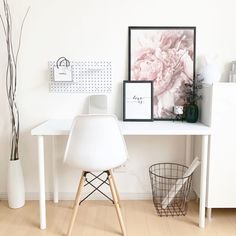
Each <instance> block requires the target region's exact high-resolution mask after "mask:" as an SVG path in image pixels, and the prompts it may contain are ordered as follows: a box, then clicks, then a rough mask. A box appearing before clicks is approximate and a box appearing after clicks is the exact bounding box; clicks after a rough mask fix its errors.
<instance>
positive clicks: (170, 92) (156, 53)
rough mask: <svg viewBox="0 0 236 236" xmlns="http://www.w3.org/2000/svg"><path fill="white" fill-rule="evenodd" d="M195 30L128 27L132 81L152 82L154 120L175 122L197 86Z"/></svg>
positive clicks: (193, 28)
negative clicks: (187, 94) (189, 87)
mask: <svg viewBox="0 0 236 236" xmlns="http://www.w3.org/2000/svg"><path fill="white" fill-rule="evenodd" d="M195 41H196V27H178V26H177V27H140V26H134V27H129V71H128V74H129V80H130V81H140V80H142V81H143V80H145V81H153V116H154V120H175V119H176V115H175V114H174V112H173V109H174V107H175V106H184V105H185V103H186V101H185V99H184V94H185V89H186V86H185V85H186V84H193V83H194V76H195Z"/></svg>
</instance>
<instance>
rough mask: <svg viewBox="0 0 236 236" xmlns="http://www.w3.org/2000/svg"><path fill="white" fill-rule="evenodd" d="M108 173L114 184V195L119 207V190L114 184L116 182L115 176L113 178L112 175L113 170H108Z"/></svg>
mask: <svg viewBox="0 0 236 236" xmlns="http://www.w3.org/2000/svg"><path fill="white" fill-rule="evenodd" d="M108 172H109V174H110V175H111V178H112V181H113V185H114V189H115V191H116V196H117V202H118V204H119V206H120V208H121V202H120V196H119V192H118V189H117V186H116V182H115V178H114V175H113V172H112V170H108Z"/></svg>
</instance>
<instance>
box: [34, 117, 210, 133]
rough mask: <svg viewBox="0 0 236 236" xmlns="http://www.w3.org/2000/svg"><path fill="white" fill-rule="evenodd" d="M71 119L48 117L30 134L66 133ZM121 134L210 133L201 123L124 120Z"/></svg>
mask: <svg viewBox="0 0 236 236" xmlns="http://www.w3.org/2000/svg"><path fill="white" fill-rule="evenodd" d="M71 125H72V119H68V120H63V119H50V120H47V121H45V122H43V123H42V124H40V125H38V126H36V127H35V128H33V129H32V130H31V134H32V135H36V136H44V135H45V136H46V135H68V134H69V133H70V129H71ZM119 125H120V128H121V132H122V134H123V135H210V134H211V128H210V127H209V126H206V125H204V124H202V123H199V122H198V123H187V122H181V121H153V122H124V121H119Z"/></svg>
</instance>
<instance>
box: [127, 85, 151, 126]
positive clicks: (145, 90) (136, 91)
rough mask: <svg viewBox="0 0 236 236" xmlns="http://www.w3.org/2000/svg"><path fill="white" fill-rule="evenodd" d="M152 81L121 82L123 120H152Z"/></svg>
mask: <svg viewBox="0 0 236 236" xmlns="http://www.w3.org/2000/svg"><path fill="white" fill-rule="evenodd" d="M152 101H153V82H152V81H124V82H123V120H124V121H152V120H153V103H152Z"/></svg>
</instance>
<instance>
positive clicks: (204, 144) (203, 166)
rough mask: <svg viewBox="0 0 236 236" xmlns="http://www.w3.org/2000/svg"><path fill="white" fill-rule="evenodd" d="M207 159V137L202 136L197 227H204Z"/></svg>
mask: <svg viewBox="0 0 236 236" xmlns="http://www.w3.org/2000/svg"><path fill="white" fill-rule="evenodd" d="M207 157H208V136H207V135H203V136H202V153H201V183H200V205H199V227H200V228H204V227H205V207H206V181H207Z"/></svg>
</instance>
